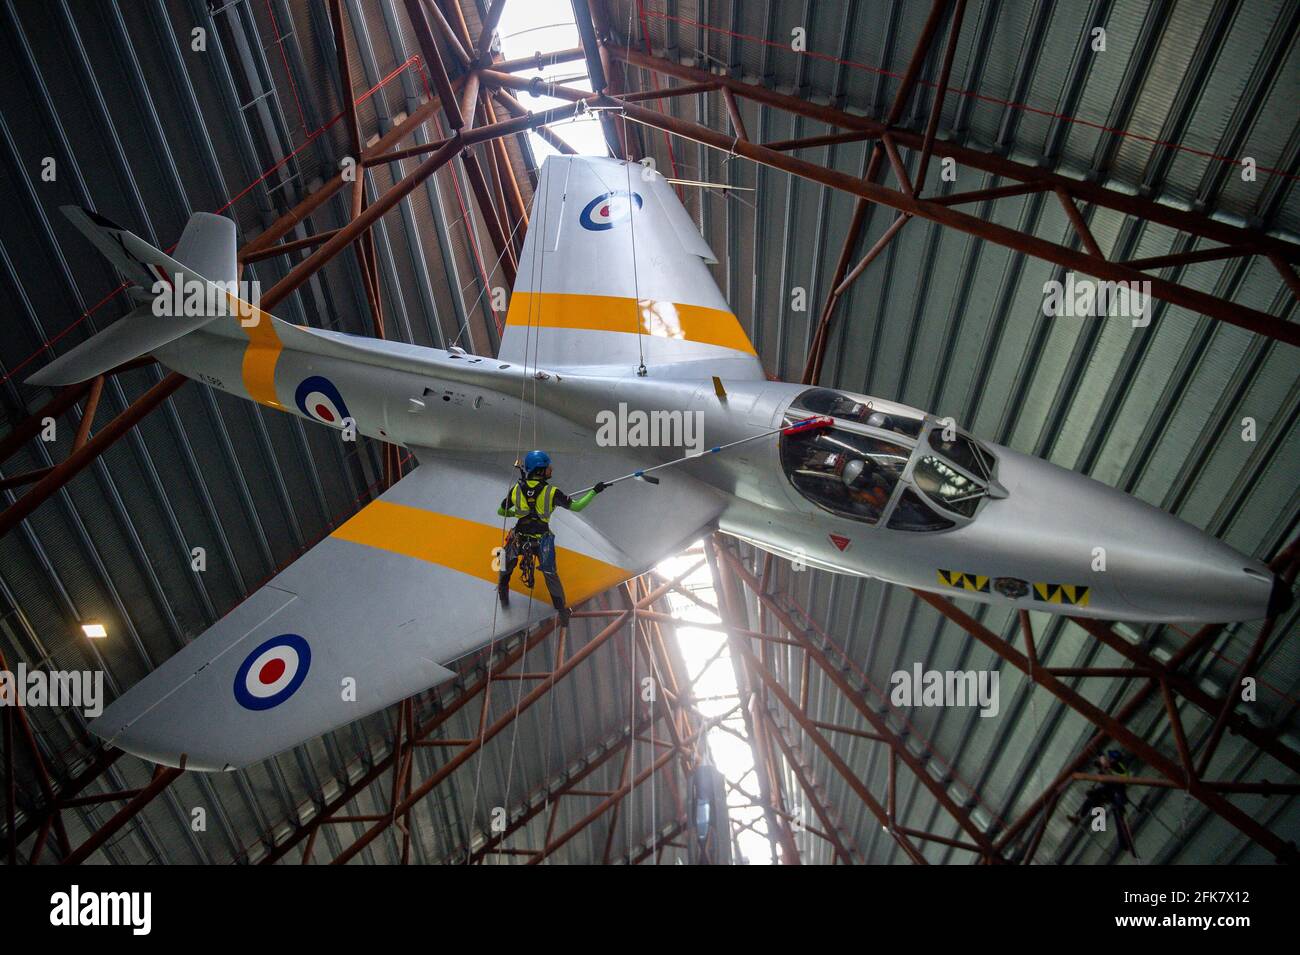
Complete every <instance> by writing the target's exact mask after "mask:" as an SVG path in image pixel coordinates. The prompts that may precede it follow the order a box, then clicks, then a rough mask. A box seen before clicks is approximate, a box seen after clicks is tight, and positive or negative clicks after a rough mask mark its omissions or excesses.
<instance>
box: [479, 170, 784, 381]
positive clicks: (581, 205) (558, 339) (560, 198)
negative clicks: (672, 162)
mask: <svg viewBox="0 0 1300 955" xmlns="http://www.w3.org/2000/svg"><path fill="white" fill-rule="evenodd" d="M529 223H530V226H529V229H528V234H527V238H526V239H525V240H524V248H523V254H522V255H521V257H520V261H519V273H518V278H517V279H516V281H515V288H514V293H513V294H512V296H511V299H510V308H509V311H508V313H507V315H506V328H505V332H504V334H503V335H502V338H501V350H500V352H499V356H500V358H501V359H502V360H504V361H512V362H519V363H521V364H523V363H526V364H528V365H535V366H538V367H541V368H570V369H578V370H580V371H581V372H582V373H585V374H604V375H612V376H622V375H632V374H637V373H638V371H639V367H640V365H641V364H643V363H644V365H645V366H646V369H647V373H648V374H650V375H652V376H662V377H696V376H703V377H705V378H708V377H709V376H711V375H721V376H724V377H729V378H759V379H761V378H763V377H765V375H764V373H763V368H762V365H761V364H760V363H759V361H758V357H757V355H756V354H755V352H754V346H753V345H752V344H750V341H749V338H748V336H747V335H746V334H745V331H744V329H743V328H742V327H741V325H740V322H739V321H738V320H737V318H736V316H735V315H734V314H733V313H732V311H731V309H730V307H729V306H728V305H727V303H726V300H725V299H724V298H723V297H722V293H721V292H720V291H719V290H718V286H717V284H716V283H715V282H714V281H713V276H712V275H711V274H710V273H709V269H708V265H709V264H711V263H714V262H716V261H717V259H716V258H715V257H714V255H713V253H712V252H711V251H710V250H709V246H708V244H707V243H706V242H705V241H704V239H703V238H702V237H701V236H700V233H699V232H698V230H697V229H696V227H695V223H694V222H693V221H692V220H691V217H690V215H689V214H688V213H687V211H686V209H685V208H684V207H683V206H682V204H681V202H680V201H679V200H678V198H677V195H676V194H675V193H674V192H673V189H672V186H671V185H670V184H669V183H668V182H667V181H666V180H665V179H664V178H663V176H661V175H659V173H657V172H655V171H654V170H653V169H649V168H647V167H645V166H642V165H641V164H639V163H627V162H623V161H622V160H617V159H608V158H599V157H594V156H551V157H549V158H548V159H547V160H546V162H545V163H544V164H543V166H542V171H541V174H540V175H539V177H538V183H537V189H536V190H535V192H534V199H533V209H532V214H531V217H530V219H529Z"/></svg>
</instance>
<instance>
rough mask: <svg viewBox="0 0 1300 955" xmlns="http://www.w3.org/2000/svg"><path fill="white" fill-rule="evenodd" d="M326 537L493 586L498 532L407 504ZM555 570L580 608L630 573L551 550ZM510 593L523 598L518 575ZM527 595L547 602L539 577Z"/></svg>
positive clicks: (380, 506) (373, 509) (367, 512)
mask: <svg viewBox="0 0 1300 955" xmlns="http://www.w3.org/2000/svg"><path fill="white" fill-rule="evenodd" d="M330 536H331V537H337V538H339V539H340V540H347V541H352V542H353V543H354V544H365V545H366V546H367V547H376V548H378V549H380V550H386V551H389V552H390V553H394V554H402V555H404V556H406V557H414V558H415V559H416V560H423V561H427V562H429V563H431V564H437V565H439V566H440V567H447V568H450V569H451V570H455V571H459V572H460V573H462V574H469V575H470V576H471V577H477V578H479V579H480V580H486V581H490V582H491V583H494V584H495V583H496V581H497V571H496V569H495V568H494V567H493V566H492V561H493V557H494V556H496V554H495V552H494V548H497V547H500V546H501V543H502V541H501V528H500V527H498V526H495V525H492V524H481V523H479V522H478V521H467V520H465V519H464V518H461V517H452V516H450V515H448V514H438V513H435V512H433V511H426V510H422V509H421V508H418V507H411V506H410V505H407V504H394V503H393V502H391V501H372V502H371V503H370V504H369V505H367V506H366V507H365V508H363V509H362V510H361V511H360V512H359V513H358V514H356V515H355V516H354V517H352V518H351V519H350V520H349V521H347V523H345V524H344V525H343V526H342V527H340V528H339V529H338V530H336V531H334V533H333V534H331V535H330ZM555 564H556V568H557V569H558V570H559V572H560V579H561V580H563V581H564V590H565V595H566V596H567V597H568V599H569V602H570V603H580V602H582V601H583V600H586V599H587V598H588V597H591V596H593V595H595V594H598V593H601V592H602V591H605V590H608V589H609V588H610V587H612V586H614V585H615V584H617V583H620V582H621V581H624V580H627V578H629V577H631V576H632V572H631V571H628V570H623V569H622V568H621V567H616V566H614V565H613V564H607V563H605V562H604V561H601V560H597V559H596V558H594V557H588V556H587V555H586V554H581V553H579V552H578V551H576V550H569V549H568V548H565V547H556V548H555ZM510 589H512V590H515V591H517V592H519V593H521V594H526V593H528V591H527V590H526V589H525V588H524V585H523V583H522V582H521V581H520V580H519V573H518V571H516V572H515V574H514V576H513V578H512V579H511V582H510ZM533 590H534V594H535V596H537V597H538V599H542V600H547V602H549V598H548V597H547V595H546V582H545V581H544V580H543V579H542V575H541V573H540V572H539V573H538V574H537V581H536V586H535V587H534V588H533Z"/></svg>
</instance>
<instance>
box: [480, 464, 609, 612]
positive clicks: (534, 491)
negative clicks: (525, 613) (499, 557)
mask: <svg viewBox="0 0 1300 955" xmlns="http://www.w3.org/2000/svg"><path fill="white" fill-rule="evenodd" d="M520 471H521V472H522V473H521V475H520V479H519V481H518V482H516V483H515V485H514V486H513V487H511V488H510V491H509V493H507V494H506V496H505V497H504V498H503V499H502V501H501V506H500V507H498V508H497V513H498V514H499V515H501V516H502V517H517V518H519V520H518V522H517V523H516V524H515V526H514V529H513V530H512V531H511V532H510V533H509V534H508V535H507V536H506V546H505V561H504V563H503V564H502V567H501V576H500V578H499V579H498V581H497V597H498V598H499V599H500V601H501V606H503V607H508V606H510V577H511V575H512V574H513V573H514V571H515V565H516V564H517V563H519V561H520V560H521V559H523V561H524V568H523V576H524V584H525V586H527V587H528V589H529V590H531V589H532V584H533V581H532V561H533V560H536V562H537V566H538V567H539V568H540V569H541V571H542V576H543V577H545V578H546V589H547V590H549V591H550V593H551V604H552V605H553V606H554V607H555V609H556V610H558V611H559V612H560V624H561V625H562V626H568V623H569V607H568V604H567V603H566V602H565V599H564V585H563V584H562V583H561V582H560V575H559V573H558V572H557V571H556V569H555V535H554V534H552V533H551V524H550V521H551V515H552V514H554V513H555V509H556V508H557V507H567V508H568V509H569V510H571V511H574V512H577V511H580V510H582V509H583V508H584V507H586V506H587V505H588V504H590V503H591V502H592V500H593V499H594V498H595V497H596V495H597V494H599V493H600V492H601V491H603V490H605V488H606V487H607V485H606V484H605V483H604V482H598V483H597V484H596V485H595V487H593V488H591V490H589V491H587V492H586V493H584V494H580V495H578V496H577V497H576V498H570V497H569V496H568V495H567V494H565V493H564V492H563V491H561V490H560V489H559V488H558V487H554V486H552V485H551V484H548V483H547V482H548V481H549V480H550V477H551V458H550V456H549V455H548V454H547V453H546V452H545V451H529V452H528V454H526V455H525V456H524V465H523V467H522V468H521V469H520Z"/></svg>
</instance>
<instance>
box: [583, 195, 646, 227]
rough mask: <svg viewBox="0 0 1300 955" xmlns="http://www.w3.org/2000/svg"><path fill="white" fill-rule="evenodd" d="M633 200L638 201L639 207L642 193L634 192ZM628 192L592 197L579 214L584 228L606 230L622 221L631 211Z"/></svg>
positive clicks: (638, 206)
mask: <svg viewBox="0 0 1300 955" xmlns="http://www.w3.org/2000/svg"><path fill="white" fill-rule="evenodd" d="M631 195H632V202H635V203H636V207H637V208H638V209H640V208H641V206H642V205H643V202H642V200H641V194H640V193H639V192H634V193H632V194H631ZM627 197H628V193H626V192H606V193H602V194H601V195H599V196H597V197H596V198H595V199H592V200H591V201H590V202H589V203H587V205H586V206H585V207H584V208H583V210H582V214H581V215H579V216H578V222H579V223H580V224H581V225H582V227H583V228H584V229H589V230H590V231H592V232H604V231H605V230H606V229H612V228H614V225H615V223H618V222H622V221H623V220H624V219H626V218H627V217H628V214H629V213H630V212H631V209H632V203H631V202H629V201H628V198H627Z"/></svg>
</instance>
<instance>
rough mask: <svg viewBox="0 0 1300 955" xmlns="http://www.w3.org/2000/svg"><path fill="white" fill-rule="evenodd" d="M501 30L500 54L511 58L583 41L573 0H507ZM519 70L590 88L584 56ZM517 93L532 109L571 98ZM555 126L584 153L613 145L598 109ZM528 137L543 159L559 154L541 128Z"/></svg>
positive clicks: (553, 127) (521, 73)
mask: <svg viewBox="0 0 1300 955" xmlns="http://www.w3.org/2000/svg"><path fill="white" fill-rule="evenodd" d="M497 35H498V37H499V38H500V40H501V55H502V56H503V57H505V58H506V59H507V60H516V59H523V58H524V57H530V56H533V55H534V54H536V53H542V54H546V53H557V52H559V51H561V50H571V49H573V48H574V47H578V46H581V45H582V41H581V40H580V39H579V38H578V27H577V25H576V24H575V23H574V20H573V7H572V6H571V5H570V3H569V0H530V2H528V3H507V4H506V7H505V12H504V13H502V14H501V22H500V24H499V25H498V26H497ZM516 75H517V76H520V77H523V78H525V79H532V78H533V77H535V76H540V77H542V78H543V79H546V80H550V81H553V82H556V83H560V84H561V85H563V86H570V87H573V88H575V89H581V90H590V89H591V78H590V77H589V76H588V75H587V63H586V61H585V60H581V59H579V60H570V61H569V62H567V63H554V64H551V65H550V66H545V67H543V68H542V69H541V70H540V71H539V70H536V69H528V70H520V71H518V73H516ZM516 95H517V98H518V99H519V101H520V102H521V103H523V104H524V105H525V106H526V107H528V108H529V109H531V110H533V111H538V110H543V109H549V108H550V107H552V106H565V105H568V101H567V100H562V99H557V98H556V97H554V96H533V95H532V94H530V93H524V92H520V93H518V94H516ZM550 129H551V131H552V132H554V133H555V134H556V135H557V136H559V137H560V138H561V139H563V140H564V141H565V142H567V143H568V144H569V145H570V146H572V147H573V148H574V149H575V150H576V151H577V152H578V153H579V154H580V155H583V156H608V155H609V147H608V146H607V145H606V143H605V136H604V133H603V132H602V131H601V128H600V121H599V119H597V117H596V115H595V114H592V113H588V114H587V115H585V116H581V117H577V118H574V119H572V120H564V121H561V122H558V123H554V124H552V125H551V127H550ZM528 140H529V143H530V145H531V146H532V148H533V155H534V156H535V157H536V159H537V162H538V165H540V164H541V163H542V162H543V161H544V160H545V159H546V157H547V156H555V155H558V151H557V150H556V149H555V147H554V146H552V145H551V144H550V143H548V142H547V141H546V140H545V139H543V138H542V137H541V136H538V135H537V133H536V132H529V134H528Z"/></svg>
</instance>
